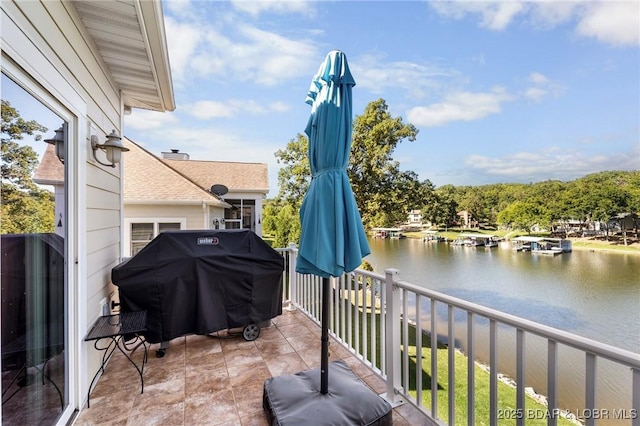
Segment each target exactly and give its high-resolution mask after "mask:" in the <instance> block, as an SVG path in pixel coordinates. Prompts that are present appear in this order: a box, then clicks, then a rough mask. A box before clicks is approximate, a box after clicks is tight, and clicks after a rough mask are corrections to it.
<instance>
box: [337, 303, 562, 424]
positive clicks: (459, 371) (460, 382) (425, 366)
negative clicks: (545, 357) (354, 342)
mask: <svg viewBox="0 0 640 426" xmlns="http://www.w3.org/2000/svg"><path fill="white" fill-rule="evenodd" d="M346 309H351V310H352V315H356V314H358V315H362V311H361V310H360V309H357V308H356V307H355V306H354V305H353V304H348V305H347V307H346ZM337 310H338V309H336V311H337ZM334 314H336V315H337V312H335V311H334ZM371 315H372V314H371V312H367V314H366V318H367V320H366V324H367V331H366V333H367V336H368V340H370V337H371ZM335 318H336V319H337V318H339V317H338V316H336V317H335ZM361 319H362V316H360V320H361ZM374 321H375V324H376V342H375V348H377V349H376V360H377V364H378V365H377V366H378V368H379V367H380V315H379V313H375V320H374ZM358 325H359V327H358V330H356V329H355V323H354V326H353V328H352V332H353V333H354V334H353V335H354V336H355V333H359V335H360V336H363V335H364V328H363V324H362V322H361V321H360V323H359V324H358ZM334 331H337V332H339V331H340V329H339V328H338V329H337V330H334ZM398 332H400V330H398ZM345 340H346V336H345ZM407 343H408V353H409V394H410V395H412V396H413V398H414V399H415V398H416V395H417V388H416V376H417V375H416V370H417V368H418V367H417V364H416V362H417V357H416V353H417V352H416V351H417V347H416V329H415V327H413V326H411V325H410V326H409V339H408V342H407ZM363 344H364V343H363V342H362V340H360V342H359V345H358V346H359V348H358V350H359V352H360V353H362V351H363ZM401 344H402V343H401ZM367 353H369V354H370V353H371V346H370V345H368V348H367ZM421 353H422V386H421V388H422V401H421V405H422V406H423V407H425V408H427V409H428V410H431V339H430V337H429V336H428V335H424V336H423V338H422V352H421ZM437 360H438V391H437V398H438V417H439V418H440V419H442V420H443V421H445V422H446V423H448V424H451V422H450V421H448V390H449V382H448V369H447V365H448V348H447V346H446V345H443V344H439V345H438V350H437ZM401 371H402V370H401ZM474 376H475V391H474V392H475V424H476V425H488V424H489V373H488V372H487V371H486V370H484V369H482V368H481V367H480V366H479V365H477V364H476V366H475V368H474ZM403 383H404V381H403ZM467 390H468V386H467V357H466V356H465V355H464V354H462V353H460V352H458V351H456V354H455V407H456V412H455V423H456V424H465V425H466V424H467ZM546 412H547V411H546V406H544V405H542V404H540V403H538V402H537V401H535V400H534V399H533V398H531V397H529V396H526V402H525V409H524V417H525V419H526V424H527V425H541V426H542V425H546V424H547V419H546V418H545V417H544V416H545V415H546ZM516 414H517V411H516V389H515V388H513V387H511V386H509V385H507V384H506V383H503V382H501V381H498V415H499V424H500V425H515V424H516V420H515V416H516ZM558 424H559V425H572V424H574V423H572V422H571V421H569V420H567V419H565V418H562V417H560V418H559V419H558Z"/></svg>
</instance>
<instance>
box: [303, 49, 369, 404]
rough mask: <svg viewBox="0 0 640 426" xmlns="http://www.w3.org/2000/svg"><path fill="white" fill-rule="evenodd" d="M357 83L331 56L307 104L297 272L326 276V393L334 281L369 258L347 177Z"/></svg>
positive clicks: (337, 56) (340, 56) (337, 55)
mask: <svg viewBox="0 0 640 426" xmlns="http://www.w3.org/2000/svg"><path fill="white" fill-rule="evenodd" d="M355 84H356V82H355V80H354V79H353V76H352V75H351V71H350V70H349V65H348V63H347V57H346V56H345V54H344V53H343V52H341V51H338V50H333V51H331V52H329V54H328V55H327V57H326V58H325V60H324V62H323V63H322V64H321V65H320V68H319V69H318V72H317V73H316V75H315V76H314V77H313V80H312V81H311V86H310V88H309V92H308V94H307V99H306V102H307V103H308V104H310V105H311V115H310V116H309V121H308V122H307V127H306V129H305V133H306V134H307V136H308V137H309V165H310V166H311V176H312V179H311V184H310V185H309V190H308V191H307V193H306V194H305V197H304V201H303V202H302V206H301V207H300V223H301V224H302V230H301V233H300V248H299V250H298V259H297V262H296V271H297V272H299V273H302V274H313V275H317V276H321V277H322V278H323V280H322V337H321V339H322V353H321V365H320V370H321V373H322V378H321V381H320V384H321V392H322V393H327V386H328V384H327V381H328V374H329V372H328V363H329V361H328V353H329V349H328V341H329V336H328V325H327V317H328V303H327V302H328V299H329V296H328V295H329V277H330V276H333V277H338V276H341V275H342V274H344V273H345V272H350V271H353V270H354V269H356V268H357V267H358V266H360V264H361V263H362V258H363V257H364V256H366V255H368V254H369V253H371V250H370V249H369V244H368V242H367V237H366V234H365V232H364V228H363V226H362V219H361V218H360V213H359V212H358V206H357V205H356V199H355V197H354V195H353V191H352V189H351V184H350V183H349V177H348V176H347V165H348V164H349V154H350V151H351V119H352V118H351V117H352V115H351V114H352V111H351V92H352V88H353V86H355Z"/></svg>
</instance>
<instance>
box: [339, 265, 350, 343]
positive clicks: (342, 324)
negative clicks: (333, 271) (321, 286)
mask: <svg viewBox="0 0 640 426" xmlns="http://www.w3.org/2000/svg"><path fill="white" fill-rule="evenodd" d="M347 278H348V274H344V275H342V276H341V277H340V289H339V290H338V293H339V295H340V337H341V338H342V339H341V340H342V341H343V342H344V341H345V336H346V334H345V312H344V310H345V309H346V302H345V296H346V294H345V290H344V283H345V280H347Z"/></svg>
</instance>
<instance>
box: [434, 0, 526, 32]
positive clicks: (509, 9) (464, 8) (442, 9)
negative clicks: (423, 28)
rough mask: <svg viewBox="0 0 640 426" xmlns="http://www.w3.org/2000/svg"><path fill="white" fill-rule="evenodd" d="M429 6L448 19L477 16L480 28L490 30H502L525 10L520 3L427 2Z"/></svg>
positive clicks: (522, 3) (523, 4)
mask: <svg viewBox="0 0 640 426" xmlns="http://www.w3.org/2000/svg"><path fill="white" fill-rule="evenodd" d="M429 5H430V6H431V7H432V8H433V9H435V10H436V11H437V12H438V13H439V14H441V15H443V16H446V17H449V18H454V19H463V18H464V17H466V16H467V15H479V17H480V26H481V27H483V28H488V29H490V30H504V29H505V28H507V27H508V26H509V24H511V22H512V21H513V20H514V19H515V17H516V16H517V15H519V14H521V13H524V12H525V11H526V10H527V3H526V2H521V1H500V2H490V1H482V2H479V1H475V2H458V1H455V2H453V1H435V2H429Z"/></svg>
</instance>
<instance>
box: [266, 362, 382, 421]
mask: <svg viewBox="0 0 640 426" xmlns="http://www.w3.org/2000/svg"><path fill="white" fill-rule="evenodd" d="M262 406H263V408H264V410H265V412H266V413H267V416H268V418H269V424H270V425H271V426H294V425H295V426H301V425H313V426H320V425H327V426H328V425H375V426H391V424H392V419H391V415H392V408H391V405H390V404H389V403H388V402H387V401H385V400H384V399H382V398H380V397H379V396H378V395H376V393H375V392H373V391H372V390H371V389H370V388H369V387H367V385H365V384H364V383H362V381H361V380H360V379H359V378H358V377H357V376H356V375H355V374H354V373H353V372H352V371H351V369H349V367H348V366H347V364H346V363H345V362H344V361H341V360H339V361H334V362H332V363H330V364H329V392H328V393H326V394H322V393H320V369H319V368H314V369H311V370H307V371H302V372H300V373H296V374H286V375H282V376H278V377H272V378H270V379H267V380H265V382H264V393H263V397H262Z"/></svg>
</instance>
